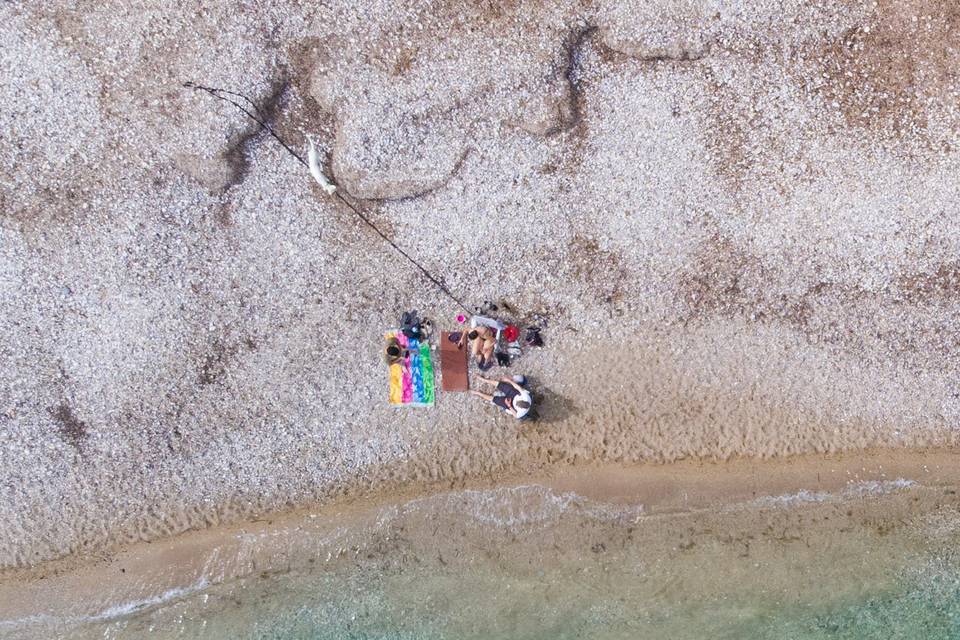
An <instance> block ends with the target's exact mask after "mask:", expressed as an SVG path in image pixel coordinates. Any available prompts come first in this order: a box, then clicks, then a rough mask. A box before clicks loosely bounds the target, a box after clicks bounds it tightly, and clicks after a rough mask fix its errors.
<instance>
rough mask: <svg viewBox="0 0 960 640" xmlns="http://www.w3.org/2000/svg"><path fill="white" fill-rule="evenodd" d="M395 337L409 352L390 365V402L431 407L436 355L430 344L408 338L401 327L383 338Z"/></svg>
mask: <svg viewBox="0 0 960 640" xmlns="http://www.w3.org/2000/svg"><path fill="white" fill-rule="evenodd" d="M391 338H396V339H397V342H399V343H400V346H402V347H404V348H406V349H408V350H409V351H410V355H409V356H408V357H406V358H404V359H403V361H402V362H399V363H397V364H392V365H390V404H394V405H405V406H411V407H432V406H433V401H434V386H433V359H432V358H431V356H430V345H429V344H425V343H420V342H419V341H418V340H416V339H414V338H407V337H406V336H405V335H403V333H402V332H400V331H388V332H387V333H386V334H385V335H384V339H385V340H387V341H389V340H390V339H391Z"/></svg>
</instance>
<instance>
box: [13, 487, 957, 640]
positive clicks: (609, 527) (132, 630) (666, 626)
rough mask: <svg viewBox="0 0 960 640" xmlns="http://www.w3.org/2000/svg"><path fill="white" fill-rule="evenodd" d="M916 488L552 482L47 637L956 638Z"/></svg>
mask: <svg viewBox="0 0 960 640" xmlns="http://www.w3.org/2000/svg"><path fill="white" fill-rule="evenodd" d="M911 491H913V490H912V489H910V488H909V487H908V486H906V485H902V484H901V485H899V486H898V485H891V486H889V487H870V486H867V487H860V488H856V487H854V488H853V489H852V490H850V491H847V492H845V493H844V494H840V495H835V496H831V495H825V494H810V493H800V494H796V495H795V496H781V497H777V498H776V499H767V500H761V501H757V502H755V503H752V504H750V505H740V506H738V507H725V508H722V509H717V510H716V511H701V512H696V513H673V514H648V513H646V512H645V511H644V510H643V508H642V507H641V506H639V505H636V506H622V505H621V506H616V507H613V506H610V505H603V504H598V503H595V502H591V501H589V500H586V499H583V498H580V497H578V496H575V495H572V494H565V495H559V494H556V493H554V492H551V491H550V490H547V489H544V488H541V487H517V488H511V489H500V490H494V491H483V492H478V491H467V492H462V493H456V494H447V495H443V496H438V497H433V498H426V499H422V500H417V501H414V502H411V503H408V504H406V505H403V506H400V507H393V508H387V509H383V510H381V511H379V512H378V513H376V514H374V515H373V516H371V517H370V518H368V519H367V520H365V521H363V522H357V523H354V524H352V525H351V526H346V527H345V526H340V527H338V528H336V529H331V530H332V531H334V532H335V533H334V534H332V535H328V536H326V537H324V538H323V539H318V540H317V541H316V545H315V546H312V547H310V548H311V552H310V553H308V554H303V557H298V558H297V560H296V561H295V562H290V563H289V565H284V566H275V567H268V568H266V569H264V570H262V571H258V572H257V573H255V574H253V575H251V576H249V577H247V578H244V579H241V580H237V581H232V582H228V583H223V584H210V585H208V584H205V583H203V582H201V583H198V584H196V585H194V587H193V588H192V589H185V590H179V591H172V592H167V593H165V594H162V596H161V597H159V598H156V599H152V600H149V601H143V602H134V603H121V604H120V605H117V606H116V607H114V608H113V609H111V610H107V611H104V612H102V613H101V614H100V615H99V616H93V617H92V619H91V618H90V617H88V618H87V619H86V620H73V621H69V622H65V621H60V622H59V623H58V624H57V625H54V626H51V627H48V628H47V632H48V633H47V634H41V635H39V636H37V637H57V636H58V635H59V636H60V637H91V638H93V637H97V638H140V637H145V636H148V635H149V637H160V638H166V637H181V638H211V639H217V638H277V639H293V638H304V639H306V638H317V639H319V638H580V637H591V638H665V637H670V638H672V639H673V640H682V639H685V638H731V639H732V638H771V639H773V638H777V639H782V638H797V639H808V638H809V639H814V638H816V639H820V638H851V639H852V638H884V639H888V638H911V639H913V638H916V639H938V638H960V570H958V566H960V565H958V557H957V555H956V552H955V551H954V548H955V547H956V544H957V542H960V534H958V532H960V521H958V519H957V517H956V512H955V511H951V510H949V509H946V508H944V509H937V510H934V511H933V512H928V513H924V514H915V513H912V512H911V511H910V507H909V504H910V503H909V501H910V499H911V497H910V493H911ZM880 494H883V495H880ZM41 628H42V626H37V625H35V626H34V627H32V628H31V630H30V632H31V633H33V632H39V631H40V630H41ZM8 631H10V632H11V633H12V634H13V635H14V637H21V636H22V634H24V633H27V631H28V629H26V628H19V629H17V630H14V629H11V628H8ZM22 637H28V636H22Z"/></svg>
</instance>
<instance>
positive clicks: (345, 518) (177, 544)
mask: <svg viewBox="0 0 960 640" xmlns="http://www.w3.org/2000/svg"><path fill="white" fill-rule="evenodd" d="M957 453H960V451H958V450H957V449H935V450H876V451H866V452H860V453H856V454H840V455H830V456H798V457H792V458H784V459H775V460H752V459H735V460H731V461H727V462H707V461H681V462H675V463H670V464H660V465H654V464H640V465H620V464H603V465H591V466H572V467H564V468H559V469H552V470H548V471H545V472H542V473H536V474H515V475H511V476H507V477H504V478H501V479H498V480H493V479H485V480H475V481H468V482H456V483H442V484H440V483H418V484H413V485H408V486H407V487H405V488H403V489H401V490H399V491H390V492H382V493H378V494H368V495H365V496H362V497H360V498H354V499H344V500H340V501H335V502H331V503H329V504H326V505H323V506H318V505H313V506H308V507H302V508H299V509H296V510H293V511H290V512H286V513H278V514H275V515H273V516H270V517H265V518H260V519H257V520H254V521H250V522H246V523H240V524H235V525H227V526H220V527H213V528H209V529H205V530H199V531H191V532H187V533H185V534H181V535H178V536H174V537H171V538H168V539H164V540H160V541H156V542H152V543H138V544H133V545H126V546H121V547H119V548H117V549H115V550H113V551H112V552H109V553H104V554H99V555H97V556H94V557H70V558H64V559H61V560H56V561H52V562H49V563H45V564H42V565H38V566H36V567H33V568H29V569H15V570H8V571H5V572H3V573H0V621H10V620H18V619H25V618H30V617H31V616H37V615H41V616H50V617H51V618H62V619H69V618H70V617H71V616H79V617H83V616H91V615H98V614H102V613H103V612H105V611H112V610H114V609H115V608H116V607H117V603H118V602H123V603H134V604H136V603H141V604H142V606H143V607H149V606H152V604H157V603H159V602H161V601H163V597H164V596H165V595H169V594H173V595H174V596H178V595H182V594H184V593H189V592H190V590H199V589H203V588H205V587H206V586H208V585H211V584H218V583H224V582H229V581H232V580H236V579H240V578H243V577H245V576H251V575H256V574H257V573H258V572H267V573H269V572H274V571H289V570H291V569H293V568H294V567H295V566H297V564H298V562H303V561H304V560H305V558H306V559H308V561H309V562H313V559H312V558H313V556H314V555H315V554H316V553H317V549H319V548H320V546H322V545H321V544H320V543H319V542H318V541H323V540H330V539H332V536H335V534H337V532H338V531H344V530H349V529H350V528H351V527H357V526H362V525H363V523H366V524H370V523H371V522H375V521H376V520H377V518H379V517H380V515H379V514H383V513H385V511H386V510H389V509H396V508H403V506H404V505H409V504H411V503H413V502H415V501H418V500H420V499H427V498H430V497H435V496H442V495H444V494H449V493H456V492H468V491H488V490H494V489H498V488H510V487H518V486H540V487H544V488H546V489H548V490H550V491H553V492H556V493H557V494H561V495H567V494H575V495H576V496H577V497H578V499H579V498H582V499H585V500H588V501H596V502H598V503H601V504H606V505H633V506H635V507H637V506H638V505H642V507H640V511H639V512H638V513H642V517H649V516H657V515H663V516H670V515H679V514H692V515H694V516H695V514H696V513H698V512H700V511H704V510H707V511H710V512H713V513H715V512H718V511H720V510H722V509H723V508H726V507H735V506H737V505H748V506H750V505H752V506H755V507H757V508H761V507H763V508H776V507H777V506H785V505H790V504H810V503H812V502H817V501H818V500H820V499H821V498H824V497H832V498H836V499H838V500H842V501H848V500H853V499H856V498H857V497H863V496H869V495H882V494H884V493H885V491H886V489H885V487H889V488H892V489H894V490H897V489H902V488H913V489H918V490H927V489H930V490H932V489H937V488H940V487H956V486H960V466H958V465H956V464H955V458H956V455H957ZM883 483H886V484H883ZM851 487H852V488H855V489H856V488H857V487H860V488H861V489H856V490H854V491H849V490H848V489H849V488H851ZM928 493H929V492H928ZM935 493H936V492H933V493H930V494H929V495H930V499H929V500H928V501H927V502H925V503H923V504H922V505H920V506H918V507H915V508H919V509H924V508H933V506H932V505H934V504H939V503H937V502H935V501H936V500H938V499H937V498H935V496H934V494H935ZM940 493H942V492H940ZM948 495H955V493H954V494H948ZM767 498H770V499H769V500H767V502H766V503H763V502H758V500H759V499H767ZM917 499H918V500H919V498H917ZM931 501H933V502H931ZM924 505H926V506H924ZM810 526H813V525H810ZM328 560H329V558H328ZM106 586H109V591H105V587H106ZM37 602H45V603H47V605H46V607H47V608H46V610H44V611H38V610H37V605H36V603H37ZM131 606H132V605H131ZM112 608H113V609H112ZM133 610H136V608H134V609H133ZM117 611H118V612H119V613H117V615H126V613H124V612H123V611H122V610H117Z"/></svg>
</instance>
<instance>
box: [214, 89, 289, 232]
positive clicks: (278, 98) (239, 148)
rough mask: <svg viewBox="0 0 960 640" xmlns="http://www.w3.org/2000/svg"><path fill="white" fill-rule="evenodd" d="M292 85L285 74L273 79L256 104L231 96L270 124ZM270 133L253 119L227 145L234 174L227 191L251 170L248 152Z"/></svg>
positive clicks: (228, 156) (231, 169)
mask: <svg viewBox="0 0 960 640" xmlns="http://www.w3.org/2000/svg"><path fill="white" fill-rule="evenodd" d="M289 88H290V83H289V81H288V80H287V79H286V77H281V78H279V79H277V80H274V81H273V83H272V84H271V86H270V93H269V94H268V95H267V97H266V98H264V99H262V100H259V101H253V104H250V103H249V102H246V101H245V100H244V99H243V98H240V97H237V96H228V97H229V98H230V99H231V100H234V101H235V102H236V103H237V104H239V105H240V106H242V107H243V108H244V109H246V110H247V111H249V112H250V113H252V114H253V115H255V116H257V117H258V118H259V119H260V120H261V121H263V122H264V123H265V124H266V125H267V126H270V127H272V126H273V124H274V122H275V121H276V119H277V116H278V114H279V113H280V110H281V108H282V106H283V101H284V98H285V96H286V94H287V90H288V89H289ZM266 135H267V132H266V130H264V128H263V127H262V126H260V125H259V124H257V123H256V122H251V124H250V126H249V127H248V128H247V129H246V130H245V131H244V132H243V133H241V134H240V135H238V136H237V137H236V138H235V139H234V140H233V141H232V142H231V143H230V146H229V147H227V150H226V151H225V152H224V154H223V155H224V159H225V160H226V161H227V164H229V165H230V178H229V179H228V180H227V183H226V186H225V187H224V191H229V190H230V189H231V188H232V187H235V186H236V185H238V184H240V183H241V182H243V180H244V178H246V176H247V173H249V171H250V159H249V158H248V154H249V152H250V150H251V149H252V148H253V147H254V146H255V145H256V144H257V143H259V142H260V141H261V140H262V139H263V138H264V137H265V136H266ZM220 222H221V224H223V220H222V219H220Z"/></svg>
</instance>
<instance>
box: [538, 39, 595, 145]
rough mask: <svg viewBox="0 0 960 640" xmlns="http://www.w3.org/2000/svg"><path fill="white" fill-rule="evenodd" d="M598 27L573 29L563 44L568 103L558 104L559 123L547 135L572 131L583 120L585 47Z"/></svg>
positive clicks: (548, 130)
mask: <svg viewBox="0 0 960 640" xmlns="http://www.w3.org/2000/svg"><path fill="white" fill-rule="evenodd" d="M595 33H597V27H596V26H594V25H588V26H586V27H581V28H578V29H575V30H574V31H571V32H570V34H569V35H568V36H567V39H566V41H565V42H564V44H563V50H564V56H563V59H564V68H563V69H562V70H561V72H560V74H561V76H562V77H563V79H564V81H565V82H566V83H567V95H568V96H569V99H568V100H567V103H566V104H565V105H564V104H561V105H559V106H558V113H557V124H556V125H555V126H553V127H551V128H550V129H547V131H546V133H545V135H546V136H547V137H549V136H553V135H556V134H558V133H561V132H563V131H570V130H571V129H574V128H576V127H578V126H580V124H581V123H582V122H583V100H584V96H583V86H582V82H581V81H580V70H581V63H582V60H583V50H584V47H586V46H588V45H589V44H590V40H591V38H592V37H593V35H594V34H595Z"/></svg>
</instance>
